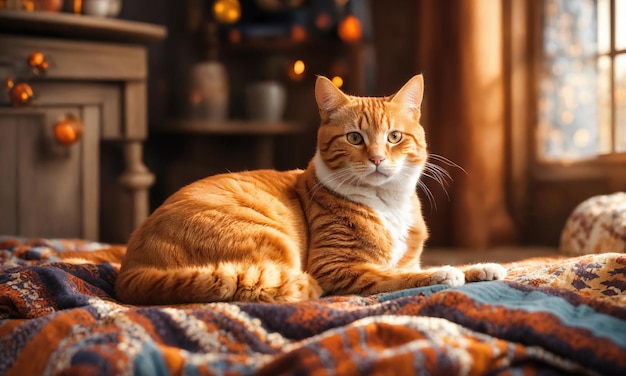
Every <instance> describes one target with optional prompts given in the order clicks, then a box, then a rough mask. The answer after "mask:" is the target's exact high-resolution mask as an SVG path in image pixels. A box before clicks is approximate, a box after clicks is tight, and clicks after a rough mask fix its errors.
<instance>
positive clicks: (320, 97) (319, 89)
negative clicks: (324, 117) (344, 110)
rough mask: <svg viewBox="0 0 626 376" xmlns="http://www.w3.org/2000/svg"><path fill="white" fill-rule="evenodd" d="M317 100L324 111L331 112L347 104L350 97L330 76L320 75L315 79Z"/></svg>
mask: <svg viewBox="0 0 626 376" xmlns="http://www.w3.org/2000/svg"><path fill="white" fill-rule="evenodd" d="M315 101H316V102H317V106H318V107H319V109H320V111H321V112H322V113H325V114H330V113H331V112H333V111H335V110H336V109H337V108H339V107H341V106H342V105H345V104H346V103H347V102H348V98H346V95H345V94H344V93H343V92H342V91H341V90H339V88H337V86H335V84H333V83H332V81H330V80H329V79H328V78H326V77H324V76H318V77H317V80H316V81H315Z"/></svg>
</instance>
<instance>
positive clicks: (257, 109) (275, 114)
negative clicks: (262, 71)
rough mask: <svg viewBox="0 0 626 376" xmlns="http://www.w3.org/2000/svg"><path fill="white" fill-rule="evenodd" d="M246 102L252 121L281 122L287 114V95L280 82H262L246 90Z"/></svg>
mask: <svg viewBox="0 0 626 376" xmlns="http://www.w3.org/2000/svg"><path fill="white" fill-rule="evenodd" d="M245 101H246V113H247V115H248V118H250V120H258V121H268V122H269V121H280V120H281V119H282V118H283V114H284V113H285V104H286V101H287V93H286V90H285V87H284V86H283V85H281V84H280V83H279V82H276V81H260V82H255V83H253V84H250V85H249V86H248V87H247V88H246V92H245Z"/></svg>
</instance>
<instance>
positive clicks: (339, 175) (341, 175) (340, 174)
mask: <svg viewBox="0 0 626 376" xmlns="http://www.w3.org/2000/svg"><path fill="white" fill-rule="evenodd" d="M350 175H351V172H350V170H348V169H342V170H339V171H337V172H334V173H333V174H331V175H329V176H327V177H325V178H324V179H322V180H320V181H319V182H317V183H316V184H315V185H314V186H313V187H312V188H311V190H310V191H309V197H310V199H309V200H313V196H315V194H316V193H317V192H318V191H319V190H320V189H321V188H323V187H324V185H325V184H329V183H335V182H337V181H340V180H345V179H346V178H348V177H350ZM343 183H344V182H343V181H342V182H341V183H339V185H340V186H341V185H342V184H343Z"/></svg>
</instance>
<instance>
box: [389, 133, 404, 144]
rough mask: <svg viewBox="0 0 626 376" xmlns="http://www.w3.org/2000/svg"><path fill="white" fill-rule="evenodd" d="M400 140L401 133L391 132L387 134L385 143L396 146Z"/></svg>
mask: <svg viewBox="0 0 626 376" xmlns="http://www.w3.org/2000/svg"><path fill="white" fill-rule="evenodd" d="M400 140H402V132H399V131H393V132H389V134H388V135H387V141H389V143H391V144H397V143H398V142H400Z"/></svg>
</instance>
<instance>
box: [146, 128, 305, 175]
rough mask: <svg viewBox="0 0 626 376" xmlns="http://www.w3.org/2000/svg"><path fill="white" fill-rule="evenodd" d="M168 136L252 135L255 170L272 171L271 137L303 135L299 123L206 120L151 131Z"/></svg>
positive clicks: (272, 145)
mask: <svg viewBox="0 0 626 376" xmlns="http://www.w3.org/2000/svg"><path fill="white" fill-rule="evenodd" d="M154 131H155V132H159V133H169V134H187V135H207V136H220V135H221V136H254V137H255V142H256V146H257V147H256V153H255V154H256V155H255V161H256V164H257V167H258V168H274V137H275V136H280V135H288V134H298V133H304V132H305V131H306V127H305V125H304V124H302V123H298V122H288V121H277V122H263V121H252V120H225V121H209V120H201V119H176V120H171V121H169V122H168V123H167V124H164V125H162V126H159V127H157V128H156V129H154Z"/></svg>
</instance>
